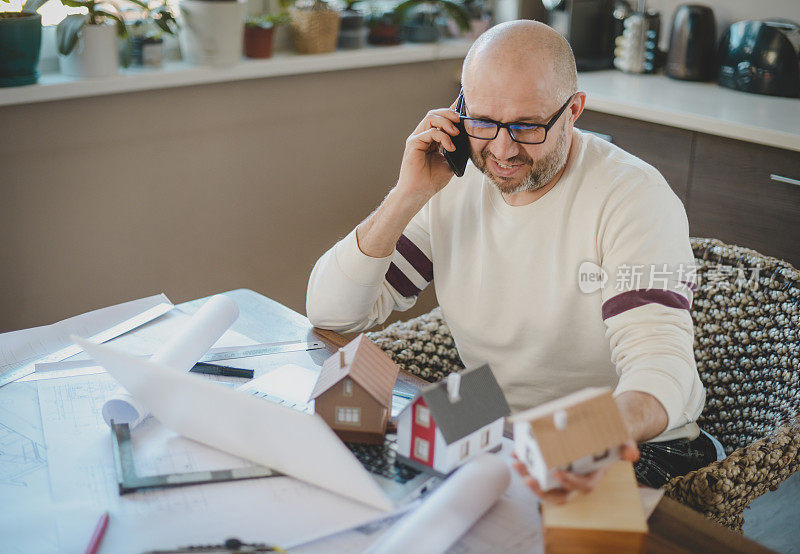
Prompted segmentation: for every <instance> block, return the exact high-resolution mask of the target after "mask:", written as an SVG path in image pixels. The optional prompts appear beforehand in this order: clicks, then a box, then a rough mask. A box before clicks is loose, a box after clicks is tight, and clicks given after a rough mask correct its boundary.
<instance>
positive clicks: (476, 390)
mask: <svg viewBox="0 0 800 554" xmlns="http://www.w3.org/2000/svg"><path fill="white" fill-rule="evenodd" d="M510 411H511V410H510V409H509V407H508V403H507V402H506V397H505V396H504V395H503V391H502V390H501V389H500V385H498V384H497V381H496V380H495V378H494V375H493V374H492V370H491V369H490V368H489V366H488V365H483V366H481V367H478V368H475V369H469V370H465V371H462V372H461V373H451V374H450V375H448V377H447V379H446V380H445V381H442V382H439V383H435V384H433V385H430V386H428V387H425V388H424V389H422V390H420V392H419V394H418V395H417V397H416V398H415V399H414V400H413V401H412V402H411V404H409V405H408V406H407V407H406V409H405V410H403V411H402V412H401V413H400V415H399V416H398V420H397V445H398V454H399V455H400V456H401V457H402V458H403V459H404V461H406V462H408V463H409V464H410V465H412V466H414V467H418V468H420V469H423V470H426V471H433V472H435V473H439V474H443V475H447V474H448V473H450V472H451V471H453V470H454V469H456V468H457V467H458V466H460V465H461V464H463V463H465V462H467V461H468V460H470V459H471V458H473V457H474V456H477V455H478V454H480V453H481V452H486V451H488V450H495V449H498V448H499V447H500V441H501V439H502V437H503V418H504V417H505V416H507V415H508V414H509V413H510Z"/></svg>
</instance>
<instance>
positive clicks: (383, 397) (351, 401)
mask: <svg viewBox="0 0 800 554" xmlns="http://www.w3.org/2000/svg"><path fill="white" fill-rule="evenodd" d="M399 371H400V368H399V367H398V366H397V364H395V363H394V361H392V359H391V358H390V357H389V356H387V355H386V353H385V352H384V351H383V350H381V349H380V348H379V347H378V346H377V345H376V344H375V343H373V342H372V341H371V340H369V339H368V338H367V337H366V336H364V335H363V334H361V335H359V336H358V337H356V338H355V339H354V340H352V341H351V342H349V343H348V344H347V345H345V346H344V347H342V348H340V349H339V351H338V352H337V353H336V354H334V355H333V356H331V357H330V358H328V359H327V360H325V363H324V364H323V365H322V371H321V372H320V374H319V379H318V380H317V384H316V385H315V386H314V390H313V391H312V392H311V399H313V400H314V401H315V406H314V411H315V412H316V413H317V414H319V415H320V417H322V419H324V420H325V422H326V423H327V424H328V425H330V426H331V429H333V430H334V431H335V432H336V434H337V435H339V437H340V438H341V439H342V440H343V441H346V442H360V443H369V444H380V443H382V442H383V436H384V434H385V433H386V424H387V423H388V421H389V414H390V413H391V408H392V388H393V387H394V384H395V380H396V379H397V373H398V372H399Z"/></svg>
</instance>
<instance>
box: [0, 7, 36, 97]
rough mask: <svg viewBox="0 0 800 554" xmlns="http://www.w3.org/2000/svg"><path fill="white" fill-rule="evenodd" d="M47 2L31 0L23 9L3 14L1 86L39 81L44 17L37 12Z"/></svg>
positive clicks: (0, 51) (0, 57)
mask: <svg viewBox="0 0 800 554" xmlns="http://www.w3.org/2000/svg"><path fill="white" fill-rule="evenodd" d="M0 1H3V2H6V3H8V2H9V0H0ZM47 1H48V0H30V1H29V2H27V3H25V4H24V5H23V7H22V10H21V11H18V12H2V13H0V53H2V55H0V87H15V86H19V85H31V84H33V83H35V82H37V81H38V80H39V71H38V66H39V50H40V48H41V44H42V16H41V15H39V14H38V13H36V11H37V10H38V9H39V8H41V7H42V6H43V5H44V4H45V3H46V2H47Z"/></svg>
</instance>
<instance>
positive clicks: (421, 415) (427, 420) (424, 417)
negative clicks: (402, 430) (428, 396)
mask: <svg viewBox="0 0 800 554" xmlns="http://www.w3.org/2000/svg"><path fill="white" fill-rule="evenodd" d="M416 413H417V425H422V426H423V427H429V426H430V424H431V412H430V410H429V409H428V408H426V407H425V406H417V412H416Z"/></svg>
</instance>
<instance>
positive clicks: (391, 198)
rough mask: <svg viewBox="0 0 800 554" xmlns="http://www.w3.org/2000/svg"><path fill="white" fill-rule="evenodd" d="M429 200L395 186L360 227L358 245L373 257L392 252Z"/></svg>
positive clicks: (357, 230)
mask: <svg viewBox="0 0 800 554" xmlns="http://www.w3.org/2000/svg"><path fill="white" fill-rule="evenodd" d="M428 200H429V198H428V197H426V196H425V195H421V194H417V195H411V194H407V193H405V192H404V191H402V190H399V188H398V187H395V188H393V189H392V190H391V191H390V192H389V194H388V195H387V196H386V198H385V199H384V200H383V202H382V203H381V205H380V206H378V209H377V210H375V211H374V212H372V214H371V215H370V216H369V217H368V218H367V219H365V220H364V221H363V222H362V223H361V224H360V225H359V226H358V228H357V229H356V238H357V239H358V248H359V249H360V250H361V251H362V252H363V253H364V254H366V255H367V256H371V257H373V258H385V257H386V256H388V255H390V254H391V253H392V252H394V249H395V245H396V244H397V241H398V240H399V239H400V235H402V234H403V231H404V230H405V228H406V226H407V225H408V223H409V222H410V221H411V219H412V218H413V217H414V216H415V215H417V213H418V212H419V211H420V210H421V209H422V207H423V206H424V205H425V203H426V202H427V201H428Z"/></svg>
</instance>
